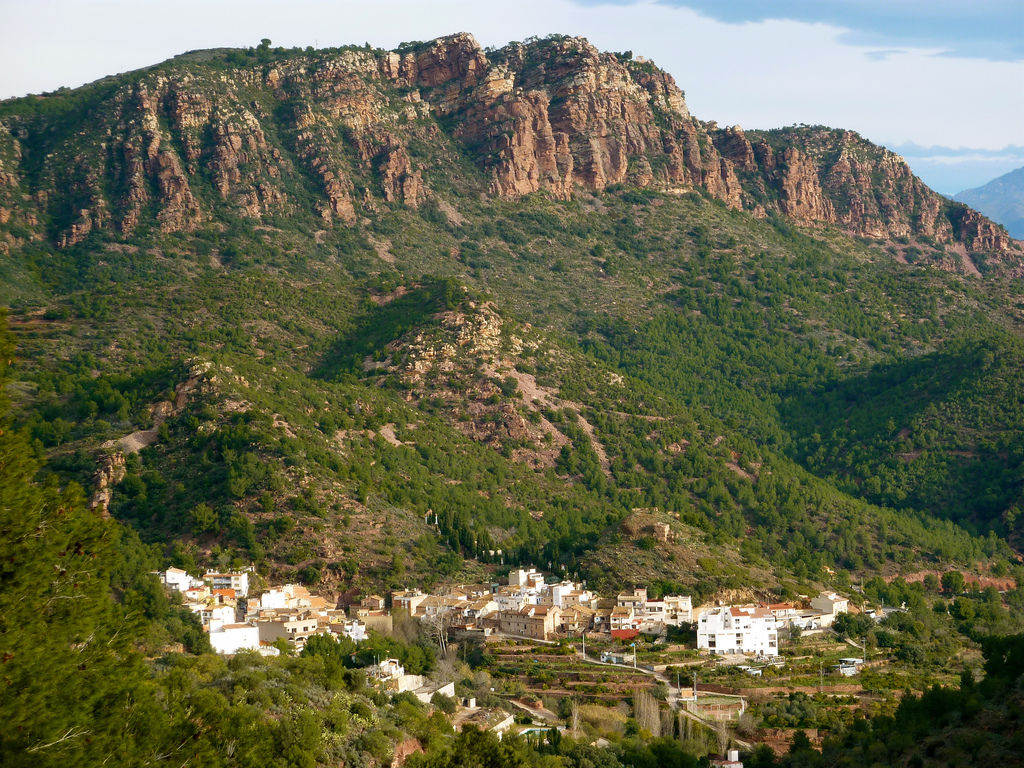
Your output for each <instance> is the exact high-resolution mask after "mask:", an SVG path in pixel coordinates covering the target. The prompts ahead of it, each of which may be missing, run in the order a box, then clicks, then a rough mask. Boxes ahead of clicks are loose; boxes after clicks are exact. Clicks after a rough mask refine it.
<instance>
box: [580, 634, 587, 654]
mask: <svg viewBox="0 0 1024 768" xmlns="http://www.w3.org/2000/svg"><path fill="white" fill-rule="evenodd" d="M581 636H582V637H583V658H584V659H585V658H587V630H583V632H582V633H581Z"/></svg>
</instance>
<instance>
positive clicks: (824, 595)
mask: <svg viewBox="0 0 1024 768" xmlns="http://www.w3.org/2000/svg"><path fill="white" fill-rule="evenodd" d="M811 608H813V609H814V610H816V611H818V613H820V614H821V619H820V620H819V622H818V623H819V626H822V627H830V626H832V622H833V621H835V619H836V616H838V615H839V614H840V613H848V612H849V610H850V601H849V600H848V599H847V598H845V597H842V596H841V595H837V594H836V593H835V592H821V593H819V594H818V596H817V597H815V598H812V599H811Z"/></svg>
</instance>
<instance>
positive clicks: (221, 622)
mask: <svg viewBox="0 0 1024 768" xmlns="http://www.w3.org/2000/svg"><path fill="white" fill-rule="evenodd" d="M198 613H199V619H200V621H202V622H203V626H204V627H209V628H210V631H211V632H213V631H216V630H217V629H218V628H219V627H223V626H225V625H228V624H234V623H235V618H236V617H235V606H233V605H210V604H207V605H204V606H202V608H200V610H199V612H198Z"/></svg>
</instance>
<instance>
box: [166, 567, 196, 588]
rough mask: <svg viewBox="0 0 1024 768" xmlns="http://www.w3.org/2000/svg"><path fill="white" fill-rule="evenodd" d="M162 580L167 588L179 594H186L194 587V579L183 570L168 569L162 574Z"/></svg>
mask: <svg viewBox="0 0 1024 768" xmlns="http://www.w3.org/2000/svg"><path fill="white" fill-rule="evenodd" d="M160 580H161V581H162V582H163V583H164V586H165V587H169V588H171V589H173V590H175V591H177V592H184V591H185V590H187V589H188V588H189V587H191V586H192V577H191V576H189V575H188V571H183V570H181V568H168V569H167V570H166V571H164V572H163V573H161V574H160Z"/></svg>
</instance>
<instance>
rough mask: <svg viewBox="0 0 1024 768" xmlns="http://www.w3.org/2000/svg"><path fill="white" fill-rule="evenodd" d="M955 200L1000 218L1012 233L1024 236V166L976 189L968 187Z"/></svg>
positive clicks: (1018, 236)
mask: <svg viewBox="0 0 1024 768" xmlns="http://www.w3.org/2000/svg"><path fill="white" fill-rule="evenodd" d="M955 199H957V200H959V201H960V202H962V203H967V205H969V206H971V207H972V208H976V209H977V210H979V211H981V212H982V213H984V214H985V215H986V216H988V217H989V218H991V219H994V220H995V221H998V222H999V223H1000V224H1002V225H1003V226H1004V227H1006V230H1007V231H1008V232H1009V233H1010V235H1011V236H1012V237H1014V238H1016V239H1018V240H1020V239H1022V238H1024V168H1018V169H1017V170H1015V171H1010V172H1009V173H1007V174H1005V175H1003V176H1000V177H999V178H998V179H993V180H992V181H990V182H989V183H988V184H985V185H983V186H980V187H977V188H976V189H965V190H964V191H963V192H959V193H957V194H956V196H955Z"/></svg>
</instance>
